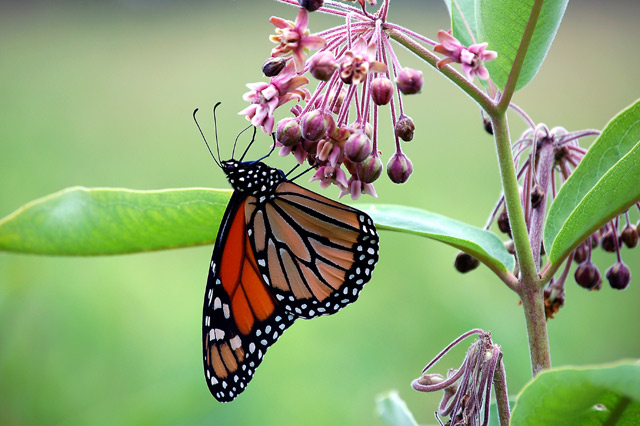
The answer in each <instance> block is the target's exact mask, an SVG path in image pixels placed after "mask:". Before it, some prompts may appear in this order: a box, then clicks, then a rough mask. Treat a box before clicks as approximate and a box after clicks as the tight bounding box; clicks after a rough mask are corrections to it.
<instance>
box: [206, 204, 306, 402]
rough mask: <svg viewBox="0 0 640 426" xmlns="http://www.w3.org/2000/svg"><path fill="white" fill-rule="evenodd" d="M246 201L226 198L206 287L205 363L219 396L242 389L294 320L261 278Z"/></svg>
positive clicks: (213, 390) (214, 392)
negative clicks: (271, 347)
mask: <svg viewBox="0 0 640 426" xmlns="http://www.w3.org/2000/svg"><path fill="white" fill-rule="evenodd" d="M249 198H252V197H249ZM248 202H249V200H248V199H245V198H244V197H243V196H241V195H239V194H237V193H234V195H233V197H232V199H231V201H230V202H229V206H228V207H227V211H226V213H225V216H224V218H223V221H222V228H221V229H220V231H219V236H218V239H217V241H216V245H215V247H214V252H213V256H212V260H211V265H210V269H209V277H208V280H207V289H206V293H205V301H204V314H203V326H202V327H203V328H202V330H203V333H202V335H203V355H204V369H205V375H206V379H207V384H208V386H209V390H210V391H211V394H212V395H214V396H215V397H216V399H217V400H218V401H222V402H228V401H231V400H233V399H234V398H235V397H236V396H237V395H238V394H239V393H240V392H242V391H243V390H244V389H245V387H246V386H247V383H248V382H249V381H250V380H251V378H252V376H253V373H254V372H255V369H256V368H257V367H258V365H259V364H260V362H261V361H262V358H263V356H264V354H265V352H266V350H267V348H269V346H271V345H272V344H273V343H274V342H275V341H276V340H277V339H278V337H279V336H281V335H282V332H283V331H284V330H285V329H286V328H287V327H289V326H290V325H291V324H293V321H294V320H295V317H294V316H293V315H292V314H290V313H288V312H286V311H285V310H284V309H283V308H281V307H280V306H279V303H278V302H277V300H276V299H275V297H274V296H273V294H272V293H271V289H270V288H269V287H268V286H267V285H266V284H265V282H264V280H263V279H262V275H261V273H260V271H259V268H258V266H257V262H256V259H255V256H254V253H253V249H252V247H251V244H250V242H249V236H248V233H247V225H246V222H245V210H246V206H247V203H248Z"/></svg>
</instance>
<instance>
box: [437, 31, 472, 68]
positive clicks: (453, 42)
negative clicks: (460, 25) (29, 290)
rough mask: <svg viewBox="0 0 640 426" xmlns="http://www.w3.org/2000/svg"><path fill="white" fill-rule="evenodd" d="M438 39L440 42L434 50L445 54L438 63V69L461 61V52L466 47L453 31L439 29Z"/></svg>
mask: <svg viewBox="0 0 640 426" xmlns="http://www.w3.org/2000/svg"><path fill="white" fill-rule="evenodd" d="M438 40H439V41H440V44H436V46H435V47H434V48H433V50H435V51H436V52H438V53H440V54H442V55H444V56H445V58H443V59H440V60H439V61H438V62H437V63H436V66H437V67H438V69H440V68H442V67H443V66H445V65H447V64H448V63H451V62H457V63H460V53H461V52H462V50H463V49H464V48H465V47H464V46H463V45H462V43H460V42H459V41H458V39H457V38H455V37H454V36H453V35H452V31H451V30H449V31H443V30H440V31H438Z"/></svg>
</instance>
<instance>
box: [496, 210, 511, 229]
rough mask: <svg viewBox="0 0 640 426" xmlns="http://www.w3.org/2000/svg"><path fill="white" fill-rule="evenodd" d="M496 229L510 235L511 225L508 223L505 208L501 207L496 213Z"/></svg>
mask: <svg viewBox="0 0 640 426" xmlns="http://www.w3.org/2000/svg"><path fill="white" fill-rule="evenodd" d="M498 229H500V230H501V231H502V232H504V233H505V234H508V235H511V225H510V224H509V215H508V214H507V209H504V208H503V209H502V211H501V212H500V214H499V215H498Z"/></svg>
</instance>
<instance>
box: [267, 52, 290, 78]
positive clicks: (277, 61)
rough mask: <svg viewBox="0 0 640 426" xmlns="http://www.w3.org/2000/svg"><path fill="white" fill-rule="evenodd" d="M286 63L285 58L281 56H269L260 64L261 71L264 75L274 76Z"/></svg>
mask: <svg viewBox="0 0 640 426" xmlns="http://www.w3.org/2000/svg"><path fill="white" fill-rule="evenodd" d="M285 65H287V60H286V59H285V58H282V57H277V58H269V59H267V60H266V61H265V62H264V64H262V73H263V74H264V75H265V76H266V77H275V76H276V75H278V74H280V71H282V69H283V68H284V66H285Z"/></svg>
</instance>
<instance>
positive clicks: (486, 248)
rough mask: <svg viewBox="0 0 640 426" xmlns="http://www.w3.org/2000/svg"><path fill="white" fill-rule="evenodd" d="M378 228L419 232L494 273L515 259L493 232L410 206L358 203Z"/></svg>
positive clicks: (503, 269)
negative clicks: (480, 263) (478, 262)
mask: <svg viewBox="0 0 640 426" xmlns="http://www.w3.org/2000/svg"><path fill="white" fill-rule="evenodd" d="M358 208H361V209H362V210H364V211H365V212H366V213H368V214H369V215H370V216H371V217H372V218H373V221H374V222H375V223H376V227H377V228H378V230H391V231H400V232H408V233H411V234H416V235H421V236H423V237H427V238H431V239H434V240H437V241H441V242H443V243H446V244H449V245H451V246H454V247H456V248H458V249H460V250H463V251H465V252H467V253H469V254H470V255H472V256H473V257H475V258H476V259H478V260H479V261H481V262H482V263H484V264H485V265H487V266H488V267H489V268H491V269H492V270H494V271H496V272H505V271H511V270H513V267H514V265H515V260H514V258H513V256H512V255H511V254H510V253H509V252H508V251H507V249H505V247H504V244H503V243H502V241H501V240H500V238H498V236H497V235H496V234H494V233H493V232H490V231H485V230H484V229H480V228H476V227H475V226H471V225H468V224H466V223H463V222H460V221H457V220H455V219H451V218H448V217H446V216H442V215H439V214H436V213H432V212H428V211H426V210H421V209H417V208H414V207H405V206H394V205H385V204H378V205H360V206H358Z"/></svg>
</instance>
